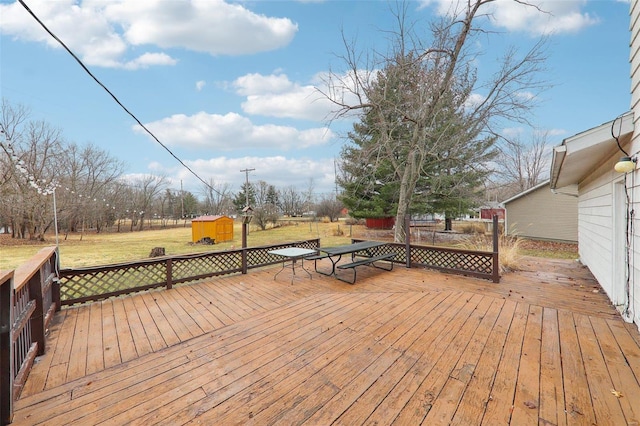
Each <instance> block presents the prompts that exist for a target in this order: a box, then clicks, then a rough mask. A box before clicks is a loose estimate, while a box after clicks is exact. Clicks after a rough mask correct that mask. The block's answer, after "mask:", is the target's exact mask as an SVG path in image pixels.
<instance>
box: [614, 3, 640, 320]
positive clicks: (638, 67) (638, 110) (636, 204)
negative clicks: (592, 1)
mask: <svg viewBox="0 0 640 426" xmlns="http://www.w3.org/2000/svg"><path fill="white" fill-rule="evenodd" d="M630 16H631V19H630V21H631V25H630V30H631V41H630V43H629V45H630V49H629V62H630V63H631V67H630V68H631V73H630V74H631V110H632V111H633V115H634V117H633V119H634V132H633V138H632V140H631V149H630V152H631V153H637V152H638V149H640V3H639V2H638V1H637V0H634V1H632V2H631V6H630ZM636 155H637V154H636ZM634 174H635V176H634V179H633V181H632V182H633V184H632V185H629V186H631V187H630V188H629V191H630V201H631V203H632V208H633V209H634V210H635V211H636V212H637V211H640V210H639V209H640V188H639V187H638V183H637V182H638V171H637V170H636V171H635V172H634ZM637 229H638V224H637V223H634V224H633V231H634V235H633V237H632V245H631V248H630V251H631V253H630V269H631V271H630V275H631V276H630V284H631V288H630V289H629V299H630V301H629V304H630V308H631V313H632V315H633V321H634V322H635V323H636V325H637V326H638V328H639V329H640V261H639V260H638V258H639V257H640V254H639V253H638V248H637V247H638V243H637V241H638V238H640V237H639V236H638V235H637V234H638V231H637ZM618 238H619V237H618Z"/></svg>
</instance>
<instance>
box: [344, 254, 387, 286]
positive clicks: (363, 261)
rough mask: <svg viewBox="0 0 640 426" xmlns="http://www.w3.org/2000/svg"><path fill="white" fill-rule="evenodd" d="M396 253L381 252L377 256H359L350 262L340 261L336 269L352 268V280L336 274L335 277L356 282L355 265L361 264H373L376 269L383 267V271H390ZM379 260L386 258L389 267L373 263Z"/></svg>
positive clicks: (352, 282) (351, 282)
mask: <svg viewBox="0 0 640 426" xmlns="http://www.w3.org/2000/svg"><path fill="white" fill-rule="evenodd" d="M396 255H397V253H385V254H381V255H379V256H373V257H365V258H361V259H359V260H355V261H353V262H350V263H342V264H340V265H337V266H336V267H337V268H338V269H353V280H351V281H349V280H347V279H344V278H341V277H339V276H338V275H336V278H337V279H339V280H341V281H344V282H347V283H349V284H354V283H355V282H356V267H358V266H362V265H368V266H373V267H376V268H378V269H383V270H385V271H391V270H392V269H393V258H394V257H396ZM381 260H386V261H388V262H389V267H388V268H384V267H382V266H378V265H376V264H375V262H379V261H381Z"/></svg>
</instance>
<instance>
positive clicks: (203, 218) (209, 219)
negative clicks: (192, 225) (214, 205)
mask: <svg viewBox="0 0 640 426" xmlns="http://www.w3.org/2000/svg"><path fill="white" fill-rule="evenodd" d="M222 217H226V218H227V219H231V218H230V217H228V216H224V215H215V216H213V215H205V216H198V217H196V218H194V219H192V220H191V222H214V221H216V220H218V219H220V218H222Z"/></svg>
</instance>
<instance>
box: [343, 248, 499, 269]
mask: <svg viewBox="0 0 640 426" xmlns="http://www.w3.org/2000/svg"><path fill="white" fill-rule="evenodd" d="M358 241H364V240H358V239H354V240H353V242H358ZM391 252H395V253H397V254H398V255H397V256H396V257H395V258H394V261H395V262H401V263H404V262H406V259H407V249H406V245H405V244H400V243H387V244H385V245H383V246H380V247H376V248H374V249H371V250H370V254H371V256H378V255H382V254H387V253H391ZM358 254H359V255H360V254H362V255H366V254H363V253H358ZM411 265H412V266H418V265H421V266H426V267H429V268H436V269H440V270H444V271H451V272H456V273H462V274H473V275H476V276H481V277H483V278H492V277H493V275H492V274H493V253H490V252H479V251H468V250H460V249H456V248H448V247H425V246H414V245H412V246H411Z"/></svg>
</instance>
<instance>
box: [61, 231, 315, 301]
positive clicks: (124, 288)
mask: <svg viewBox="0 0 640 426" xmlns="http://www.w3.org/2000/svg"><path fill="white" fill-rule="evenodd" d="M319 244H320V240H319V239H315V240H308V241H299V242H295V243H287V244H280V245H275V246H268V247H253V248H247V249H246V252H247V264H248V267H249V268H257V267H260V266H266V265H270V264H274V263H277V262H279V261H281V258H277V256H274V255H270V254H269V253H268V251H270V250H274V249H278V248H283V247H304V248H310V249H316V248H317V247H318V246H319ZM242 252H243V250H242V249H238V250H232V251H224V252H211V253H201V254H194V255H187V256H171V257H164V258H161V259H158V260H152V261H142V262H136V263H123V264H119V265H109V266H104V267H95V268H81V269H65V270H62V271H60V298H61V301H62V302H63V303H64V304H73V303H80V302H86V301H89V300H98V299H101V298H105V297H109V296H113V295H116V294H122V293H128V292H134V291H140V290H144V289H148V288H152V287H159V286H169V285H170V284H172V283H183V282H188V281H194V280H199V279H202V278H205V277H210V276H214V275H223V274H231V273H236V272H240V271H242ZM169 268H171V269H170V270H171V274H170V276H168V272H167V271H168V270H169Z"/></svg>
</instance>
